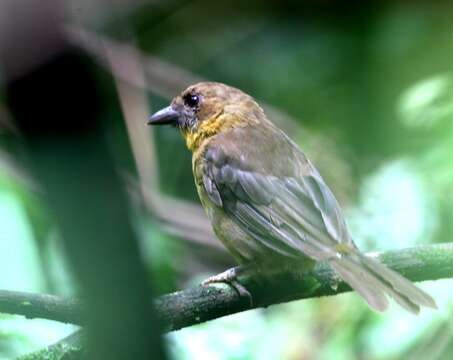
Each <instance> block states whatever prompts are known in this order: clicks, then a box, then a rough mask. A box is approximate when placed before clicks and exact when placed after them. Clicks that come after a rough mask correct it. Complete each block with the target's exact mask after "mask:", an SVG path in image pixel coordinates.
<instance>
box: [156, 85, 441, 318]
mask: <svg viewBox="0 0 453 360" xmlns="http://www.w3.org/2000/svg"><path fill="white" fill-rule="evenodd" d="M148 124H151V125H161V124H170V125H173V126H175V127H177V128H179V130H180V131H181V133H182V136H183V137H184V139H185V142H186V144H187V147H188V148H189V149H190V150H191V151H192V153H193V156H192V170H193V175H194V179H195V184H196V188H197V191H198V194H199V197H200V200H201V203H202V205H203V207H204V209H205V211H206V213H207V216H208V217H209V219H210V221H211V223H212V227H213V229H214V232H215V234H216V235H217V237H218V238H219V239H220V240H221V241H222V243H223V244H224V245H225V247H226V248H227V249H228V250H229V251H230V252H231V254H232V255H233V256H234V258H235V259H236V260H237V261H238V263H239V264H240V266H239V267H236V268H233V269H229V270H227V271H225V272H223V273H221V274H219V275H216V276H213V277H211V278H209V279H207V280H206V281H205V282H204V283H205V284H206V283H212V282H229V283H233V284H234V283H235V281H236V277H237V276H238V274H239V272H240V270H241V269H247V268H250V267H252V268H261V269H266V268H269V267H272V268H275V267H285V266H286V267H289V266H290V264H294V263H295V262H299V263H301V264H304V263H305V264H308V265H310V264H314V263H315V262H317V261H327V262H328V263H329V264H330V266H331V267H332V268H333V269H335V271H336V272H337V273H338V274H339V276H340V277H341V278H342V279H343V280H344V281H345V282H346V283H348V284H349V285H350V286H351V288H353V289H354V290H356V291H357V292H358V293H359V294H360V295H361V296H362V297H363V298H364V299H365V300H366V302H367V303H368V304H369V306H370V307H371V308H373V309H375V310H377V311H384V310H385V309H386V308H387V307H388V297H391V298H393V299H394V300H395V301H396V302H397V303H398V304H400V305H401V306H402V307H403V308H405V309H407V310H408V311H410V312H412V313H418V312H419V311H420V306H427V307H432V308H436V304H435V301H434V300H433V299H432V298H431V296H429V295H428V294H426V293H425V292H424V291H422V290H420V289H419V288H417V287H416V286H415V285H414V284H412V283H411V282H410V281H409V280H407V279H406V278H404V277H403V276H401V275H400V274H398V273H396V272H395V271H393V270H391V269H389V268H388V267H386V266H385V265H383V264H381V263H380V262H379V261H378V260H377V259H374V258H370V257H367V256H365V255H363V254H362V253H361V252H360V251H359V249H358V248H357V246H356V245H355V244H354V242H353V240H352V238H351V235H350V233H349V231H348V229H347V227H346V223H345V220H344V218H343V215H342V213H341V210H340V207H339V204H338V202H337V200H336V199H335V197H334V195H333V194H332V192H331V191H330V189H329V188H328V186H327V185H326V183H325V182H324V180H323V179H322V177H321V175H320V174H319V172H318V171H317V170H316V168H315V167H314V166H313V164H312V163H311V162H310V160H309V159H308V158H307V157H306V156H305V155H304V153H303V152H302V151H301V150H300V148H299V147H298V145H296V144H295V143H294V142H293V141H292V140H291V139H290V138H289V137H288V136H287V135H286V134H285V133H284V132H283V131H282V130H280V129H279V128H278V127H276V126H275V125H274V124H273V123H272V122H271V121H270V120H269V119H268V118H267V117H266V115H265V113H264V111H263V109H262V108H261V107H260V106H259V105H258V103H257V102H256V101H255V100H254V99H253V98H252V97H251V96H249V95H247V94H245V93H244V92H242V91H241V90H239V89H236V88H234V87H231V86H228V85H225V84H222V83H216V82H201V83H198V84H195V85H192V86H189V87H188V88H187V89H186V90H184V91H183V92H182V93H181V94H180V95H178V96H176V97H175V98H174V99H173V101H172V102H171V105H170V106H168V107H166V108H164V109H162V110H160V111H158V112H156V113H155V114H154V115H152V116H151V117H150V118H149V121H148ZM236 283H237V282H236Z"/></svg>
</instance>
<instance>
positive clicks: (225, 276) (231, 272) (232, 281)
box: [201, 268, 253, 307]
mask: <svg viewBox="0 0 453 360" xmlns="http://www.w3.org/2000/svg"><path fill="white" fill-rule="evenodd" d="M237 276H238V269H237V268H231V269H228V270H226V271H224V272H222V273H220V274H217V275H214V276H211V277H209V278H207V279H206V280H204V281H203V282H202V283H201V285H203V286H206V285H209V284H214V283H226V284H228V285H230V286H231V287H232V288H233V289H234V290H235V291H236V292H237V293H238V295H239V296H240V297H242V298H247V299H248V300H249V304H250V307H253V297H252V294H250V292H249V291H248V290H247V289H246V288H245V286H244V285H242V284H241V283H240V282H239V281H238V280H237Z"/></svg>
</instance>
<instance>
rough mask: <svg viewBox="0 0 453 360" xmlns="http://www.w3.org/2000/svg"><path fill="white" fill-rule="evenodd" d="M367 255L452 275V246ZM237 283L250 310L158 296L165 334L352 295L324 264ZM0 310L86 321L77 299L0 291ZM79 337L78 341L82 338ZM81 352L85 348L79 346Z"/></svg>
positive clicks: (201, 297)
mask: <svg viewBox="0 0 453 360" xmlns="http://www.w3.org/2000/svg"><path fill="white" fill-rule="evenodd" d="M368 255H369V256H377V257H378V258H379V259H380V260H381V261H382V262H383V263H385V264H386V265H387V266H389V267H390V268H392V269H394V270H396V271H398V272H399V273H401V274H402V275H404V276H405V277H407V278H408V279H410V280H412V281H414V282H419V281H425V280H438V279H445V278H452V277H453V243H448V244H439V245H425V246H418V247H413V248H407V249H403V250H395V251H388V252H384V253H381V254H368ZM239 281H240V283H241V284H242V285H243V286H245V287H246V288H247V289H248V290H249V291H250V293H251V294H252V296H253V306H250V301H249V299H247V298H244V297H241V296H239V294H238V293H237V292H236V290H235V289H234V288H232V287H231V286H229V285H226V284H214V285H210V286H206V287H204V286H196V287H193V288H190V289H186V290H182V291H178V292H174V293H171V294H167V295H163V296H160V297H158V298H157V299H156V300H155V308H156V311H157V313H158V314H159V316H160V318H161V319H162V321H163V322H164V324H165V325H166V331H173V330H177V329H181V328H184V327H187V326H191V325H195V324H198V323H202V322H205V321H208V320H212V319H216V318H219V317H222V316H225V315H230V314H234V313H238V312H241V311H245V310H249V309H251V308H258V307H266V306H269V305H272V304H278V303H282V302H286V301H291V300H296V299H305V298H312V297H320V296H328V295H335V294H340V293H343V292H346V291H350V288H349V287H348V286H347V285H346V284H345V283H344V282H342V281H341V280H340V279H339V278H338V277H337V276H336V275H335V273H334V272H333V271H332V270H331V269H330V267H329V266H328V265H327V264H323V263H320V264H317V265H316V266H315V268H314V269H313V270H312V271H310V272H308V273H305V274H302V273H301V271H300V270H299V269H294V270H292V271H290V272H275V273H272V274H267V275H266V276H265V277H263V276H260V277H258V278H257V277H256V276H252V275H244V276H240V277H239ZM0 312H6V313H12V314H19V315H24V316H26V317H28V318H36V317H41V318H46V319H51V320H56V321H62V322H70V323H73V324H78V325H83V323H84V322H83V318H82V315H81V314H82V313H83V304H82V302H81V301H79V300H74V299H63V298H60V297H57V296H53V295H40V294H30V293H20V292H12V291H5V290H2V291H0ZM78 339H79V340H78V341H80V339H82V337H78ZM57 344H58V343H57ZM76 345H77V344H76ZM79 345H80V344H79ZM79 348H80V349H82V348H83V347H82V346H79ZM61 349H62V347H61V346H50V347H49V348H47V351H46V354H47V355H49V352H50V353H52V352H53V351H55V352H57V351H58V352H59V354H60V353H61V351H62V350H61ZM70 350H71V351H72V352H74V346H71V347H70ZM76 352H77V351H76ZM63 353H64V351H63ZM35 354H39V353H35ZM35 358H36V359H39V358H40V357H35ZM56 358H57V359H63V358H64V357H63V356H61V357H56ZM27 359H28V358H27Z"/></svg>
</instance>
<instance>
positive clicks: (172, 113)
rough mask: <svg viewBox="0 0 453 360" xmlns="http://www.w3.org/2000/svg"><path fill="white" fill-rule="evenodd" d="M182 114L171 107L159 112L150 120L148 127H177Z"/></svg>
mask: <svg viewBox="0 0 453 360" xmlns="http://www.w3.org/2000/svg"><path fill="white" fill-rule="evenodd" d="M179 117H180V114H179V112H177V111H176V110H174V109H173V108H172V107H171V106H167V107H166V108H164V109H162V110H159V111H158V112H156V113H154V114H153V115H151V116H150V117H149V119H148V125H167V124H168V125H177V124H178V120H179Z"/></svg>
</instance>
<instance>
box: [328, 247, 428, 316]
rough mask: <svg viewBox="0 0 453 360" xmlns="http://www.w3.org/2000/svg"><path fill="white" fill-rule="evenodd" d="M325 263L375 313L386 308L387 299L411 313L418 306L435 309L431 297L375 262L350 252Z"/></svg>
mask: <svg viewBox="0 0 453 360" xmlns="http://www.w3.org/2000/svg"><path fill="white" fill-rule="evenodd" d="M329 263H330V265H331V266H332V267H333V268H334V269H335V270H336V271H337V272H338V274H339V275H340V276H341V277H342V278H343V280H344V281H345V282H346V283H348V284H349V286H351V287H352V288H353V289H354V290H355V291H357V292H358V293H359V294H360V295H361V296H362V297H363V298H364V299H365V300H366V302H367V303H368V304H369V305H370V306H371V307H372V308H373V309H375V310H377V311H384V310H386V309H387V307H388V296H390V297H391V298H393V299H394V300H395V301H396V302H397V303H398V304H400V305H401V306H402V307H403V308H405V309H407V310H408V311H410V312H411V313H414V314H418V313H419V312H420V307H421V306H427V307H431V308H437V306H436V302H435V301H434V299H433V298H432V297H431V296H429V295H428V294H427V293H425V292H424V291H423V290H420V289H419V288H418V287H416V286H415V285H414V284H413V283H412V282H410V281H409V280H407V279H406V278H405V277H403V276H401V275H400V274H398V273H397V272H395V271H393V270H391V269H389V268H388V267H387V266H385V265H384V264H382V263H380V262H379V261H378V260H377V259H374V258H371V257H368V256H365V255H363V254H361V253H359V252H353V253H349V254H343V255H342V256H341V257H339V258H334V259H331V260H330V261H329Z"/></svg>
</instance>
